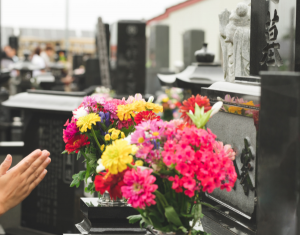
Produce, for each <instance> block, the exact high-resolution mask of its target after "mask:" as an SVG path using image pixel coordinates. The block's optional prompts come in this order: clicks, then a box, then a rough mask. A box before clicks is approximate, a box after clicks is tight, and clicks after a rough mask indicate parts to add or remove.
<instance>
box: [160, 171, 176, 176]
mask: <svg viewBox="0 0 300 235" xmlns="http://www.w3.org/2000/svg"><path fill="white" fill-rule="evenodd" d="M159 173H160V174H162V175H170V176H174V175H175V174H176V173H175V172H174V171H168V170H160V171H159Z"/></svg>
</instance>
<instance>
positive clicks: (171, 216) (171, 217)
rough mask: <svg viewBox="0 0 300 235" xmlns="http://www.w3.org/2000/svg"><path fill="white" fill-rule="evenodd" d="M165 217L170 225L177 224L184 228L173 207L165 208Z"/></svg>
mask: <svg viewBox="0 0 300 235" xmlns="http://www.w3.org/2000/svg"><path fill="white" fill-rule="evenodd" d="M165 216H166V218H167V220H168V221H169V222H170V223H173V224H175V225H176V226H177V227H180V226H183V225H182V223H181V220H180V218H179V216H178V215H177V212H176V211H175V209H174V207H173V206H167V207H165Z"/></svg>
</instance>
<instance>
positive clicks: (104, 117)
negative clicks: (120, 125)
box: [99, 112, 110, 127]
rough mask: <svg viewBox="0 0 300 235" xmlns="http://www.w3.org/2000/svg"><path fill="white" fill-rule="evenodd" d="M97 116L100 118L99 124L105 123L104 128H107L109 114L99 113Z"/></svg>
mask: <svg viewBox="0 0 300 235" xmlns="http://www.w3.org/2000/svg"><path fill="white" fill-rule="evenodd" d="M99 116H100V117H101V122H102V123H104V121H105V126H107V127H109V125H110V121H109V113H104V112H100V113H99Z"/></svg>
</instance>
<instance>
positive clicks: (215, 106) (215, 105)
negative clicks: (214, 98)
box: [210, 101, 223, 117]
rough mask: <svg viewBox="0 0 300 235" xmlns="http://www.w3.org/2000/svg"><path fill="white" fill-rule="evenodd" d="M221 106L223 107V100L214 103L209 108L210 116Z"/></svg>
mask: <svg viewBox="0 0 300 235" xmlns="http://www.w3.org/2000/svg"><path fill="white" fill-rule="evenodd" d="M222 107H223V102H222V101H219V102H217V103H215V104H214V105H213V106H212V108H211V110H212V112H211V114H210V117H212V116H213V115H215V114H216V113H218V112H219V111H220V109H221V108H222Z"/></svg>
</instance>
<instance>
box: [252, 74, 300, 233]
mask: <svg viewBox="0 0 300 235" xmlns="http://www.w3.org/2000/svg"><path fill="white" fill-rule="evenodd" d="M261 77H262V82H261V90H262V93H261V111H260V118H259V133H260V137H259V139H260V141H259V158H258V164H257V167H258V177H257V182H258V188H257V195H258V204H257V222H258V223H257V234H258V235H265V234H272V235H282V234H289V235H298V234H300V217H299V212H300V206H299V196H300V191H299V182H300V148H299V147H300V143H299V134H300V122H299V120H300V73H293V72H284V73H283V72H282V73H278V72H276V73H274V72H273V73H270V72H269V73H266V72H263V73H261Z"/></svg>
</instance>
